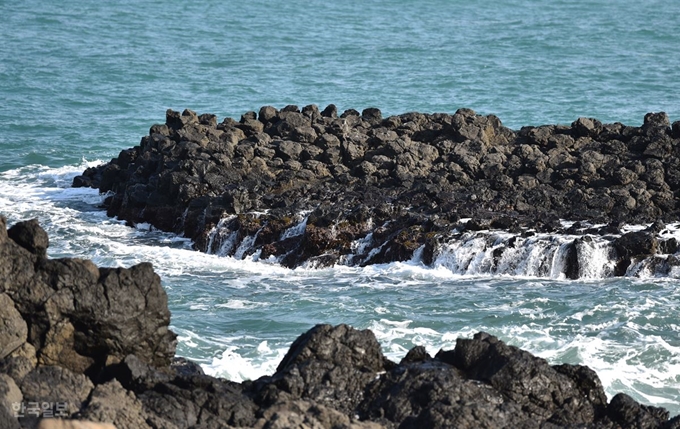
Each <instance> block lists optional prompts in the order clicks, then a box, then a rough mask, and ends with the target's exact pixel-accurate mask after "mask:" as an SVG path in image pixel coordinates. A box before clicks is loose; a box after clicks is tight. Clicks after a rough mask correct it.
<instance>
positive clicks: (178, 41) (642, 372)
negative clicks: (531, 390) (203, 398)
mask: <svg viewBox="0 0 680 429" xmlns="http://www.w3.org/2000/svg"><path fill="white" fill-rule="evenodd" d="M0 16H2V20H1V21H0V38H1V39H2V41H3V42H2V43H0V105H1V106H2V108H1V109H0V213H1V214H3V215H5V216H6V217H7V218H8V220H9V223H10V224H11V223H14V222H16V221H19V220H24V219H30V218H38V219H39V220H40V222H41V223H42V225H43V226H44V227H45V228H46V230H47V231H48V233H49V235H50V242H51V245H50V249H49V252H48V253H49V255H50V256H51V257H81V258H88V259H92V260H94V261H95V262H96V263H97V264H99V265H108V266H130V265H132V264H135V263H138V262H141V261H150V262H152V263H153V264H154V266H155V268H156V270H157V272H158V273H159V274H160V276H161V278H162V281H163V285H164V286H165V288H166V290H167V292H168V296H169V303H170V309H171V311H172V328H173V329H174V331H175V332H177V334H178V335H179V347H178V354H179V355H183V356H187V357H189V358H192V359H195V360H196V361H198V362H200V363H201V364H202V365H203V367H204V368H205V369H206V371H207V372H209V373H211V374H214V375H217V376H222V377H226V378H229V379H232V380H235V381H239V380H243V379H252V378H256V377H259V376H260V375H264V374H267V373H272V372H273V371H274V370H275V368H276V365H277V364H278V362H279V361H280V359H281V358H282V357H283V354H284V353H285V351H286V349H287V347H288V345H289V344H290V343H291V342H292V341H293V340H294V339H295V338H296V337H297V335H299V334H300V333H302V332H304V331H306V330H307V329H308V328H310V327H311V326H312V325H314V324H316V323H333V324H337V323H348V324H351V325H354V326H356V327H358V328H370V329H372V330H373V331H374V332H375V334H376V335H377V337H378V339H379V340H380V342H381V344H382V345H383V347H384V351H385V353H386V354H387V355H388V356H389V357H391V358H393V359H396V360H398V359H400V358H401V357H403V355H404V354H405V353H406V351H407V350H408V349H410V348H411V347H413V346H415V345H424V346H425V347H426V348H427V349H428V351H430V352H431V353H435V352H436V351H437V350H438V349H439V348H442V347H443V348H452V347H453V346H454V345H455V340H456V338H458V337H459V336H470V335H472V334H473V333H475V332H478V331H480V330H484V331H487V332H489V333H491V334H494V335H497V336H499V337H500V338H501V339H503V340H505V341H507V342H509V343H511V344H513V345H517V346H520V347H522V348H525V349H527V350H529V351H531V352H533V353H535V354H537V355H539V356H541V357H544V358H546V359H548V360H549V361H551V362H553V363H561V362H568V363H581V364H586V365H588V366H590V367H591V368H593V369H594V370H596V371H597V373H598V375H599V376H600V378H601V379H602V382H603V384H604V385H605V388H606V391H607V393H608V395H609V396H610V397H611V396H612V395H613V394H614V393H615V392H619V391H622V392H626V393H628V394H630V395H631V396H633V397H635V398H636V399H637V400H639V401H642V402H643V403H647V404H654V405H658V406H664V407H667V408H668V409H669V410H670V411H671V414H672V415H675V414H679V413H680V315H679V314H680V313H678V311H677V309H678V308H679V307H680V285H679V281H678V280H677V279H675V278H670V277H658V276H653V275H648V276H644V275H643V276H642V277H641V278H639V277H638V278H619V279H611V278H598V276H597V275H594V276H591V278H589V279H587V280H581V281H569V280H565V279H563V278H561V277H560V276H550V277H537V276H532V275H511V274H509V275H491V274H485V273H484V272H483V271H480V272H476V273H475V274H473V275H470V274H461V273H460V272H457V271H456V270H452V269H451V268H450V266H447V265H446V264H440V265H438V266H436V267H434V268H432V267H424V266H422V264H420V263H419V262H418V260H417V259H414V260H413V261H410V262H405V263H395V264H389V265H378V266H371V267H366V268H350V267H334V268H327V269H319V270H313V269H296V270H289V269H285V268H282V267H280V266H278V265H277V264H276V263H274V262H254V261H252V260H235V259H233V258H224V257H218V256H215V255H205V254H201V253H197V252H194V251H193V250H191V245H190V243H189V242H188V241H187V240H186V239H183V238H181V237H177V236H175V235H172V234H168V233H162V232H159V231H154V230H152V229H150V228H149V227H148V226H146V225H140V226H138V227H137V228H135V229H133V228H129V227H126V226H124V225H123V224H122V223H121V222H119V221H117V220H116V219H109V218H107V217H106V215H105V213H104V212H103V211H102V210H101V209H100V208H99V204H100V203H101V201H102V196H100V195H98V193H97V191H94V190H86V189H71V188H70V187H69V186H70V183H71V180H72V178H73V177H74V176H75V175H76V174H78V173H79V172H81V171H82V170H83V169H84V168H86V167H87V166H88V165H94V164H96V163H99V162H103V161H106V160H108V159H110V158H111V157H114V156H116V155H117V153H118V152H119V151H120V150H121V149H125V148H127V147H130V146H133V145H135V144H137V143H138V141H139V139H140V138H141V136H143V135H145V134H146V133H147V132H148V129H149V127H150V126H151V125H152V124H154V123H159V122H163V121H164V118H165V110H166V109H167V108H173V109H175V110H183V109H184V108H190V109H192V110H195V111H198V112H199V113H206V112H209V113H215V114H217V115H218V116H220V117H224V116H231V117H236V118H237V119H238V118H239V117H240V115H241V114H242V113H244V112H246V111H248V110H257V109H259V107H260V106H262V105H266V104H271V105H274V106H277V107H283V106H285V105H287V104H297V105H299V106H304V105H306V104H312V103H314V104H318V105H319V106H321V107H324V106H325V105H327V104H329V103H335V104H336V105H337V106H338V108H339V109H340V110H342V109H346V108H355V109H358V110H361V109H363V108H366V107H372V106H374V107H379V108H381V109H382V111H383V114H384V115H390V114H399V113H404V112H408V111H421V112H450V113H453V112H455V110H456V109H458V108H460V107H468V108H472V109H474V110H476V111H477V112H479V113H483V114H490V113H493V114H496V115H498V116H499V117H500V118H501V120H503V122H504V124H505V125H508V126H510V127H512V128H519V127H521V126H523V125H540V124H545V123H562V124H568V123H571V122H572V121H573V120H575V119H576V118H577V117H580V116H588V117H596V118H598V119H600V120H602V121H605V122H615V121H620V122H623V123H626V124H629V125H639V124H640V123H641V122H642V118H643V116H644V114H645V113H646V112H649V111H666V112H667V113H668V114H669V115H670V117H671V120H672V121H674V120H678V119H680V97H678V92H677V89H678V88H677V84H678V82H680V67H678V66H679V65H680V64H679V60H678V55H677V54H678V46H680V30H679V29H680V2H665V1H654V0H649V1H632V0H621V1H618V2H606V1H603V0H596V1H584V0H570V1H565V0H557V1H553V2H549V3H539V2H536V1H531V0H509V1H504V2H498V3H493V4H492V3H488V2H463V1H446V0H425V1H420V2H410V1H405V0H394V1H383V0H377V1H372V2H363V1H359V0H348V1H343V2H322V1H318V0H309V1H304V2H277V3H272V2H266V1H261V0H253V1H249V2H228V1H227V2H223V1H204V2H182V1H179V0H170V1H162V2H161V1H148V2H134V1H125V0H121V1H116V2H86V1H82V0H64V1H62V2H38V1H32V0H28V1H23V2H9V1H5V0H0ZM526 272H531V271H530V270H529V271H525V273H526ZM520 274H521V273H520Z"/></svg>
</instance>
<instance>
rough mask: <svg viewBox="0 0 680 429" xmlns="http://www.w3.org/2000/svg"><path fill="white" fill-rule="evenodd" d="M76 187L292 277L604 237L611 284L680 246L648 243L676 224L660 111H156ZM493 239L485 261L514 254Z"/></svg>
mask: <svg viewBox="0 0 680 429" xmlns="http://www.w3.org/2000/svg"><path fill="white" fill-rule="evenodd" d="M73 185H74V186H77V187H81V186H90V187H94V188H98V189H99V190H100V191H101V192H103V193H105V192H110V193H111V194H110V196H109V197H108V198H106V201H105V206H106V208H107V213H108V214H109V215H110V216H117V217H118V218H119V219H123V220H126V221H129V222H130V223H132V224H136V223H142V222H146V223H149V224H151V225H153V226H154V227H156V228H158V229H161V230H164V231H171V232H177V233H179V234H182V235H184V236H186V237H190V238H191V239H192V240H193V242H194V243H195V247H196V248H197V249H198V250H201V251H206V252H211V253H218V254H221V255H230V256H234V257H237V258H243V257H246V256H251V255H256V256H257V257H258V258H260V259H269V258H275V259H276V260H277V261H278V262H279V263H281V264H282V265H284V266H288V267H296V266H300V265H303V264H304V265H306V266H312V267H315V266H328V265H333V264H349V265H366V264H373V263H384V262H393V261H404V260H409V259H411V258H413V257H414V253H415V252H418V253H417V255H418V257H419V258H420V260H421V261H422V262H423V263H424V264H426V265H431V264H432V263H433V262H434V261H435V260H436V259H437V257H438V256H439V255H440V254H441V252H442V248H443V247H445V245H446V244H449V243H451V242H454V241H456V240H460V239H462V236H463V234H465V233H470V232H475V231H487V230H491V231H494V230H499V231H508V232H512V233H514V234H515V237H519V238H527V237H531V236H533V235H536V234H541V233H547V234H574V235H576V236H584V235H594V236H597V237H604V238H603V239H604V240H606V241H607V243H609V249H610V250H608V251H609V253H610V255H609V257H610V259H611V261H612V262H611V268H610V269H608V270H609V272H608V273H607V275H616V276H620V275H625V274H626V273H628V274H630V273H629V271H630V270H629V267H631V266H632V265H634V264H635V263H637V262H639V261H640V260H642V259H645V258H650V257H651V258H652V261H651V262H650V265H651V267H652V269H653V270H656V271H658V272H660V273H661V274H667V273H668V272H670V271H671V270H672V269H673V267H677V266H679V265H680V261H678V259H677V258H670V259H669V258H668V257H667V256H664V257H662V258H658V257H656V256H657V255H674V254H675V253H676V252H677V250H678V246H677V240H675V239H673V240H668V239H665V238H664V236H663V234H660V233H661V232H662V231H664V228H665V224H664V222H678V221H680V204H679V200H678V192H680V121H676V122H674V123H673V124H672V125H671V123H670V121H669V118H668V116H667V115H666V114H665V113H649V114H647V115H646V116H645V118H644V124H643V125H642V126H641V127H631V126H625V125H623V124H620V123H614V124H602V123H601V122H599V121H597V120H595V119H588V118H579V119H578V120H576V121H575V122H574V123H572V124H571V125H570V126H562V125H545V126H539V127H523V128H522V129H520V130H518V131H514V130H511V129H509V128H506V127H504V126H503V125H502V123H501V121H500V120H499V119H498V118H497V117H495V116H493V115H489V116H481V115H477V114H476V113H475V112H473V111H472V110H469V109H460V110H458V111H457V112H456V113H455V114H453V115H450V114H422V113H406V114H403V115H398V116H391V117H388V118H383V116H382V114H381V112H380V110H378V109H375V108H370V109H365V110H364V111H363V112H361V113H359V112H358V111H356V110H351V109H350V110H347V111H345V112H344V113H342V114H340V115H338V112H337V109H336V107H335V106H333V105H330V106H328V107H327V108H325V109H324V110H323V111H320V110H319V109H318V108H317V107H316V106H314V105H311V106H306V107H304V108H302V109H299V108H298V107H297V106H287V107H285V108H283V109H281V110H277V109H275V108H274V107H271V106H265V107H262V108H261V109H260V111H259V113H256V112H247V113H245V114H244V115H243V116H242V117H241V118H240V120H239V121H236V120H234V119H231V118H226V119H224V120H223V121H222V122H220V123H218V121H217V117H216V116H214V115H210V114H202V115H197V114H196V113H194V112H192V111H190V110H185V111H184V112H183V113H181V114H180V113H179V112H175V111H172V110H168V112H167V114H166V121H165V124H160V125H154V126H152V127H151V129H150V131H149V135H148V136H145V137H143V138H142V140H141V143H140V144H139V146H135V147H133V148H130V149H126V150H123V151H121V153H120V154H119V156H118V157H117V158H114V159H112V160H111V161H110V162H109V163H106V164H104V165H101V166H98V167H93V168H89V169H88V170H86V171H85V172H84V173H83V174H82V175H81V176H77V177H76V178H75V179H74V181H73ZM560 220H569V221H576V222H577V223H576V224H575V225H572V224H569V225H565V224H564V223H563V222H561V221H560ZM645 223H648V224H653V226H652V227H651V228H650V229H649V230H647V231H645V232H640V231H635V233H634V234H633V235H629V234H626V232H625V231H622V230H621V227H622V226H623V225H624V224H645ZM592 225H599V226H597V227H595V228H593V227H592ZM494 240H495V241H494ZM496 242H497V237H496V238H494V239H490V240H489V249H491V247H493V246H496V247H494V248H493V249H491V250H493V251H494V252H495V253H496V254H495V255H494V256H493V257H492V259H493V260H492V261H491V264H492V265H493V264H497V263H498V260H499V259H502V258H501V256H502V255H501V254H502V253H503V252H504V251H505V250H504V249H511V248H516V247H517V244H516V243H517V238H514V239H508V240H506V242H504V243H503V246H502V247H503V249H498V248H497V247H498V244H497V243H496ZM494 243H496V244H494ZM581 244H583V242H581ZM579 252H580V250H579V242H577V241H574V242H573V243H572V244H571V247H570V248H569V249H566V250H565V251H564V256H563V259H564V260H565V262H564V264H563V265H565V266H564V268H563V274H564V275H565V276H566V277H569V278H577V277H579V276H580V274H579V273H581V274H582V272H583V271H584V269H583V267H582V266H579V260H582V259H587V258H586V256H584V255H581V254H580V253H579ZM655 257H656V259H654V258H655Z"/></svg>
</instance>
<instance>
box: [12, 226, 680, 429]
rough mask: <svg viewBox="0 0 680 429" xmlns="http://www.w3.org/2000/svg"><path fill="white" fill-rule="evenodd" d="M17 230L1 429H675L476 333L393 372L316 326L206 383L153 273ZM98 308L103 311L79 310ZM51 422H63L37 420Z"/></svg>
mask: <svg viewBox="0 0 680 429" xmlns="http://www.w3.org/2000/svg"><path fill="white" fill-rule="evenodd" d="M18 228H20V229H22V228H23V230H25V231H32V234H35V235H36V237H31V236H30V235H31V234H22V235H21V238H20V239H18V241H17V240H15V239H13V238H11V237H10V236H9V235H8V234H7V230H6V226H5V220H4V218H2V217H0V272H2V273H3V274H4V277H2V279H3V283H2V284H1V285H0V286H1V288H0V297H2V298H1V299H2V300H3V303H4V305H3V313H0V314H1V315H2V316H1V317H2V318H3V319H2V320H3V321H5V322H4V323H2V324H0V338H2V339H3V343H2V344H0V345H2V350H3V356H2V357H0V427H2V428H20V427H21V428H34V427H44V428H47V427H73V428H76V427H110V426H107V425H109V424H113V425H114V426H115V427H116V428H118V429H127V428H130V429H132V428H135V429H144V428H154V429H156V428H216V427H219V428H228V427H256V428H300V429H302V428H334V429H337V428H348V429H349V428H355V429H359V428H365V429H368V428H380V427H384V428H412V427H413V428H416V427H417V428H421V427H433V428H440V427H441V428H448V427H457V428H498V427H513V428H568V427H569V428H573V427H579V428H603V429H604V428H612V429H613V428H668V429H670V428H677V427H680V417H675V418H674V419H669V414H668V412H667V411H666V410H664V409H662V408H657V407H652V406H646V405H642V404H639V403H637V402H636V401H635V400H633V399H632V398H631V397H629V396H627V395H625V394H618V395H616V396H614V397H613V398H612V400H611V401H609V402H607V398H606V396H605V393H604V391H603V388H602V384H601V383H600V380H599V378H598V377H597V374H595V373H594V372H593V371H592V370H590V369H589V368H587V367H585V366H579V365H566V364H564V365H550V364H548V362H546V361H545V360H543V359H540V358H537V357H535V356H533V355H531V354H530V353H528V352H526V351H523V350H521V349H519V348H517V347H514V346H510V345H507V344H505V343H504V342H502V341H500V340H499V339H498V338H496V337H494V336H491V335H489V334H486V333H483V332H482V333H478V334H476V335H475V336H474V337H473V338H472V339H459V340H458V341H457V343H456V347H455V348H454V349H453V350H441V351H439V352H438V353H437V354H436V356H434V357H432V356H430V355H429V354H428V353H427V351H426V350H425V349H424V348H423V347H415V348H414V349H412V350H411V351H409V353H408V354H407V355H406V356H405V357H404V359H402V361H401V362H400V363H398V364H397V363H395V362H391V361H390V360H388V359H386V358H385V357H384V356H383V354H382V351H381V348H380V345H379V344H378V342H377V340H376V338H375V336H374V335H373V333H372V332H371V331H369V330H357V329H354V328H352V327H350V326H347V325H338V326H330V325H317V326H315V327H313V328H312V329H310V330H309V331H308V332H306V333H304V334H302V335H301V336H300V337H299V338H298V339H297V340H295V341H294V342H293V343H292V345H291V347H290V350H289V351H288V353H287V354H286V356H285V357H284V358H283V360H282V361H281V363H280V365H279V366H278V368H277V370H276V372H275V373H274V374H272V375H271V376H265V377H262V378H260V379H258V380H253V381H246V382H243V383H240V384H238V383H233V382H230V381H227V380H224V379H219V378H214V377H211V376H207V375H205V374H203V371H202V370H201V369H200V367H199V366H198V365H196V364H194V363H192V362H190V361H188V360H186V359H182V358H173V355H174V348H175V336H174V334H173V333H172V332H171V331H169V330H168V324H169V312H168V309H167V300H166V298H165V293H164V292H163V289H162V287H161V285H160V282H159V280H158V276H156V275H155V274H154V273H153V270H152V269H151V267H150V266H148V265H144V264H143V265H140V266H136V267H133V268H130V269H122V268H121V269H116V270H111V269H104V268H97V267H95V266H94V265H93V264H92V263H91V262H89V261H83V260H76V259H61V260H51V259H48V258H47V256H46V255H45V253H44V252H43V251H42V250H40V249H39V248H36V247H35V246H34V247H33V252H30V251H29V250H27V248H26V247H25V246H24V244H25V243H26V242H34V241H35V240H38V239H40V237H43V236H46V235H45V234H44V231H43V230H42V229H41V228H40V227H39V226H38V225H37V224H35V223H34V222H33V223H30V228H24V227H23V226H22V224H19V227H18ZM64 270H69V271H64ZM65 273H69V274H68V275H66V274H65ZM111 276H113V279H112V277H111ZM85 289H87V291H86V290H85ZM101 289H103V290H105V291H107V293H106V294H105V295H103V296H99V295H96V294H97V293H98V292H97V291H99V290H101ZM60 291H70V292H69V293H68V294H66V292H60ZM88 291H89V292H88ZM140 291H141V292H140ZM60 293H62V294H66V295H65V296H66V297H67V298H68V299H64V298H63V295H60ZM89 294H95V295H94V296H96V297H97V299H96V300H95V299H94V298H93V297H92V296H91V295H89ZM55 297H62V298H58V299H57V298H55ZM94 301H97V302H98V304H97V305H104V303H103V302H105V305H106V308H105V309H101V308H100V307H92V309H91V310H90V311H84V310H82V309H83V308H85V306H88V305H90V306H92V305H95V304H94ZM78 309H81V310H78ZM119 314H127V315H128V318H127V319H124V320H123V319H121V320H118V319H116V317H117V316H116V315H119ZM112 320H116V322H115V323H116V324H118V325H119V329H111V328H110V327H109V326H110V324H111V323H112V322H111V321H112ZM127 323H131V324H133V325H135V326H136V327H137V332H132V330H131V329H128V328H127V326H128V325H127ZM147 327H148V328H147ZM151 327H153V329H151ZM50 332H55V334H54V335H50V334H49V333H50ZM133 340H134V342H135V345H132V344H131V343H132V342H133ZM35 404H38V405H37V407H39V408H35V407H36V405H35ZM22 406H24V407H25V408H22ZM36 410H37V411H36ZM48 413H49V414H50V415H53V416H55V417H60V418H61V420H57V419H54V420H51V419H42V420H41V419H40V417H43V416H45V415H47V414H48ZM17 415H21V416H22V417H17ZM80 420H83V421H89V422H98V423H101V424H102V425H100V426H97V425H96V424H95V423H87V424H86V423H82V424H81V423H79V422H77V421H80Z"/></svg>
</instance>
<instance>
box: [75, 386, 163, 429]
mask: <svg viewBox="0 0 680 429" xmlns="http://www.w3.org/2000/svg"><path fill="white" fill-rule="evenodd" d="M146 414H147V413H146V411H145V410H144V406H143V405H142V403H141V402H140V401H139V400H138V399H137V398H136V397H135V395H134V393H132V392H130V391H128V390H125V389H124V388H123V386H121V384H120V383H119V382H118V381H117V380H113V381H110V382H107V383H103V384H100V385H98V386H97V387H95V389H94V390H93V391H92V394H91V395H90V399H89V402H88V404H87V407H86V408H85V409H84V410H83V411H81V413H80V414H79V415H78V417H79V418H82V419H87V420H92V421H96V422H107V423H112V424H113V425H114V426H115V427H116V429H146V428H149V427H150V426H149V425H148V424H147V423H146V417H147V416H146Z"/></svg>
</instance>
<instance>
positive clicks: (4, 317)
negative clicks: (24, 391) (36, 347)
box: [0, 293, 28, 360]
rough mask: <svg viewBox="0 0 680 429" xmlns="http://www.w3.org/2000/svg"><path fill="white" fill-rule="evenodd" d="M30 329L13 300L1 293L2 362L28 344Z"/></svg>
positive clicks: (0, 347)
mask: <svg viewBox="0 0 680 429" xmlns="http://www.w3.org/2000/svg"><path fill="white" fill-rule="evenodd" d="M27 336H28V327H27V326H26V322H25V321H24V319H23V318H22V317H21V314H20V313H19V312H18V311H17V309H16V308H15V307H14V302H13V301H12V299H11V298H10V297H9V296H8V295H7V294H4V293H0V360H1V359H4V358H5V356H7V355H9V354H10V353H12V352H13V351H15V350H16V349H18V348H19V347H21V345H22V344H24V343H25V342H26V339H27Z"/></svg>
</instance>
